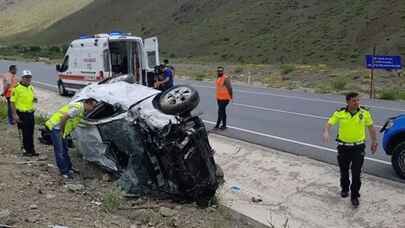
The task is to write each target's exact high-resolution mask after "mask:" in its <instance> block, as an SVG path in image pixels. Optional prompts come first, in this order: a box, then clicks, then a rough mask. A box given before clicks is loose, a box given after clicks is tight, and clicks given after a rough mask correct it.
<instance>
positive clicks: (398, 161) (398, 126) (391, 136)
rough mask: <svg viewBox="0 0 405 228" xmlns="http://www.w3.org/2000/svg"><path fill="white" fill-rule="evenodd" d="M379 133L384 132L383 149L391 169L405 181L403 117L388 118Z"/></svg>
mask: <svg viewBox="0 0 405 228" xmlns="http://www.w3.org/2000/svg"><path fill="white" fill-rule="evenodd" d="M380 132H384V137H383V148H384V151H385V153H386V154H388V155H391V163H392V167H393V168H394V170H395V172H396V173H397V174H398V176H400V177H401V178H403V179H405V115H399V116H396V117H391V118H389V119H388V120H387V122H386V123H385V124H384V126H383V127H382V128H381V130H380Z"/></svg>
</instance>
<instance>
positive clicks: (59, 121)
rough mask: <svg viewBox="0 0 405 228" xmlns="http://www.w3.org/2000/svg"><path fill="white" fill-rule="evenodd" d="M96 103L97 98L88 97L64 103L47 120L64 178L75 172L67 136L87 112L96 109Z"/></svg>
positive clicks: (46, 124) (57, 160) (46, 123)
mask: <svg viewBox="0 0 405 228" xmlns="http://www.w3.org/2000/svg"><path fill="white" fill-rule="evenodd" d="M96 104H97V101H96V100H94V99H92V98H88V99H86V100H84V101H80V102H74V103H70V104H67V105H64V106H63V107H62V108H60V109H59V110H58V111H56V112H55V113H54V114H52V115H51V117H50V118H49V120H47V121H46V122H45V126H46V127H47V128H48V129H49V130H50V131H51V139H52V144H53V148H54V154H55V160H56V165H57V166H58V168H59V171H60V173H61V175H62V176H63V177H64V178H72V174H73V168H72V162H71V161H70V157H69V154H68V146H67V140H66V136H68V135H69V134H70V133H71V132H72V131H73V130H74V129H75V128H76V127H77V125H78V124H79V123H80V121H81V120H82V118H83V117H84V116H85V114H86V113H87V112H90V111H91V110H93V109H94V107H95V106H96Z"/></svg>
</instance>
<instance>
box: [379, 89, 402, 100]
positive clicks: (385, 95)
mask: <svg viewBox="0 0 405 228" xmlns="http://www.w3.org/2000/svg"><path fill="white" fill-rule="evenodd" d="M379 98H380V99H383V100H396V99H398V92H397V90H395V89H383V90H382V91H381V92H380V96H379Z"/></svg>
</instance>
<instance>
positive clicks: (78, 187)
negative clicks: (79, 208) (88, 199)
mask: <svg viewBox="0 0 405 228" xmlns="http://www.w3.org/2000/svg"><path fill="white" fill-rule="evenodd" d="M65 188H67V189H68V190H69V191H71V192H77V191H81V190H83V189H84V186H83V185H82V184H65Z"/></svg>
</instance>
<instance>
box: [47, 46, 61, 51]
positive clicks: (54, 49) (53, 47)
mask: <svg viewBox="0 0 405 228" xmlns="http://www.w3.org/2000/svg"><path fill="white" fill-rule="evenodd" d="M60 50H61V49H60V48H59V47H58V46H52V47H50V48H49V51H50V52H56V53H59V52H60Z"/></svg>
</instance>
